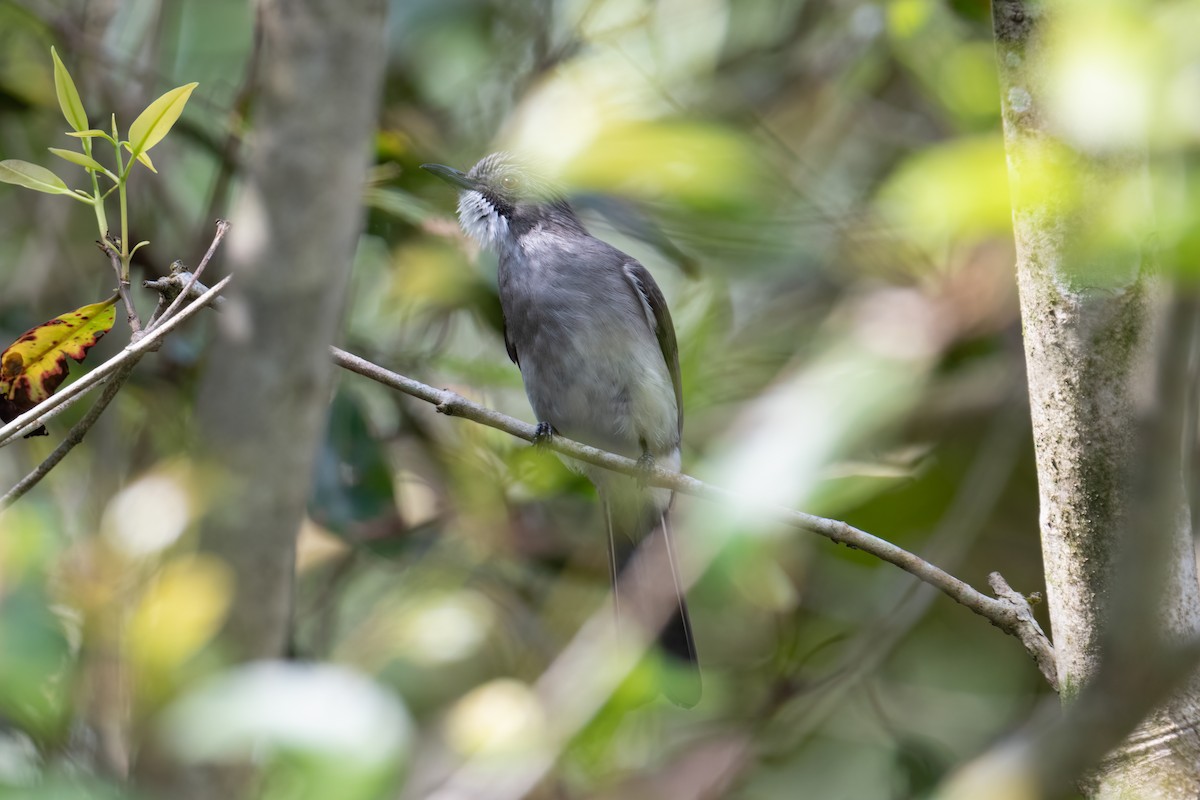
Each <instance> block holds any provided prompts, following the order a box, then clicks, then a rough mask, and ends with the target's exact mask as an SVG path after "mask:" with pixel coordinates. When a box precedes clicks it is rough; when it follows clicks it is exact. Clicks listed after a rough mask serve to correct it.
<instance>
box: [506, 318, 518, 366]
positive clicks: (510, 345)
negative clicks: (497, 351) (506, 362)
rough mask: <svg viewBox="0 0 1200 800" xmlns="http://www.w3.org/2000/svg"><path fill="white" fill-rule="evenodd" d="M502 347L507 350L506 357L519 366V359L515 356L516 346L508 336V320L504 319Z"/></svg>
mask: <svg viewBox="0 0 1200 800" xmlns="http://www.w3.org/2000/svg"><path fill="white" fill-rule="evenodd" d="M504 349H505V350H507V351H508V357H509V358H511V359H512V362H513V363H514V364H516V365H517V366H518V367H520V366H521V361H520V360H519V359H518V358H517V346H516V345H515V344H513V340H512V339H510V338H509V337H508V320H505V321H504Z"/></svg>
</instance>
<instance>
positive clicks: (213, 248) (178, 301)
mask: <svg viewBox="0 0 1200 800" xmlns="http://www.w3.org/2000/svg"><path fill="white" fill-rule="evenodd" d="M228 231H229V223H228V222H226V221H225V220H223V219H219V220H217V232H216V233H215V234H214V235H213V240H212V244H210V245H209V246H208V252H206V253H205V254H204V258H202V259H200V264H199V265H197V267H196V270H195V272H193V273H192V277H191V278H190V279H189V280H188V282H187V283H186V284H185V285H184V287H183V291H181V292H180V293H179V294H178V295H176V297H175V299H174V300H172V301H171V305H169V306H167V310H166V311H164V312H162V313H161V314H159V313H158V312H157V311H155V313H154V316H153V317H151V318H150V322H149V323H147V325H146V331H147V332H149V331H152V330H154V329H155V328H156V327H158V326H159V325H160V324H162V322H163V320H168V319H170V318H171V315H172V314H174V313H175V312H176V311H177V310H178V309H179V307H180V306H181V305H183V301H184V300H185V299H186V298H188V297H190V296H191V294H192V291H193V290H194V289H197V288H203V286H204V285H203V284H199V286H198V285H197V283H198V281H199V279H200V273H202V272H204V268H205V267H207V266H208V262H209V261H211V260H212V257H213V253H215V252H217V247H219V246H220V244H221V240H222V239H224V238H225V234H226V233H227V232H228Z"/></svg>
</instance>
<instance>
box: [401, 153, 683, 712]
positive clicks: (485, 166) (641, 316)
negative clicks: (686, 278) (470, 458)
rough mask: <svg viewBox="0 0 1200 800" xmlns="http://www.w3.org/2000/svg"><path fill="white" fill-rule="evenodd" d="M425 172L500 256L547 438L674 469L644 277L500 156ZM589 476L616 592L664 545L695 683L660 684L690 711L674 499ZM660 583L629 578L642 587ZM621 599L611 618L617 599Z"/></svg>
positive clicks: (676, 405)
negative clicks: (646, 547)
mask: <svg viewBox="0 0 1200 800" xmlns="http://www.w3.org/2000/svg"><path fill="white" fill-rule="evenodd" d="M424 167H425V169H428V170H430V171H431V172H434V173H435V174H437V175H439V176H440V177H442V178H444V179H446V180H448V181H450V182H451V183H454V184H455V185H457V186H458V187H459V189H460V193H459V202H458V213H459V220H460V222H461V224H462V227H463V230H464V231H466V233H467V234H468V235H470V236H471V237H472V238H473V239H475V240H476V241H478V242H479V243H480V244H481V245H482V246H483V247H486V248H489V249H491V250H493V251H494V252H495V253H496V254H497V256H498V259H499V268H498V283H499V291H500V304H501V308H502V310H503V312H504V340H505V345H506V346H507V348H508V354H509V356H510V357H511V358H512V360H513V361H515V362H516V363H517V365H518V366H519V367H520V369H521V378H522V380H523V382H524V384H525V392H526V395H527V396H528V397H529V403H530V405H531V406H532V407H533V411H534V413H535V414H536V415H537V419H538V421H539V423H540V424H541V425H542V426H543V430H544V429H545V425H549V426H550V428H551V429H552V431H553V432H554V433H558V434H562V435H564V436H567V437H569V438H571V439H577V440H579V441H581V442H586V443H588V444H591V445H595V446H596V447H601V448H603V449H605V450H611V451H613V452H616V453H620V454H622V455H625V456H628V457H630V458H635V459H643V460H644V461H645V462H646V463H650V460H651V459H652V460H653V463H657V464H659V465H661V466H664V467H666V468H668V469H678V468H679V442H680V435H681V433H682V430H683V403H682V395H681V391H680V376H679V354H678V347H677V344H676V340H675V330H674V327H673V325H672V323H671V315H670V312H669V311H668V310H667V304H666V300H665V299H664V298H663V295H662V292H661V290H660V289H659V288H658V285H657V284H656V283H655V282H654V278H653V277H651V275H650V273H649V272H648V271H647V270H646V268H645V267H643V266H642V265H641V264H639V263H638V262H637V260H636V259H634V258H632V257H631V256H628V255H626V254H625V253H622V252H621V251H620V250H618V249H616V248H615V247H613V246H612V245H610V244H608V243H606V242H603V241H600V240H599V239H596V238H595V237H593V236H591V235H590V234H589V233H588V232H587V230H586V229H585V228H584V226H583V224H582V223H581V222H580V221H579V219H578V217H576V215H575V213H574V212H573V211H572V210H571V207H570V206H569V205H568V204H567V202H566V201H565V200H564V199H563V198H562V197H561V196H560V195H558V194H556V193H555V192H554V191H553V190H552V189H551V188H550V187H549V186H547V185H546V184H544V183H542V182H540V181H539V180H538V179H537V178H536V177H534V176H533V175H532V174H531V173H530V172H529V171H527V170H525V169H523V168H522V167H521V166H519V165H518V163H517V162H516V161H515V160H514V159H513V158H512V157H510V156H508V155H507V154H504V153H493V154H492V155H489V156H487V157H485V158H484V159H483V160H481V161H480V162H479V163H478V164H476V165H475V166H474V167H473V168H472V169H471V171H470V172H469V173H467V174H466V175H464V174H463V173H461V172H458V171H457V170H454V169H451V168H449V167H444V166H441V165H436V164H427V165H424ZM584 471H585V474H586V475H587V476H588V478H589V479H590V480H591V481H592V483H594V484H595V485H596V488H597V490H598V492H599V494H600V498H601V501H602V503H603V504H604V511H605V520H606V523H607V528H608V532H609V547H610V550H609V552H610V569H611V572H612V577H613V580H614V590H615V587H616V580H617V577H618V575H621V574H622V573H623V570H624V568H625V566H626V564H627V563H628V561H629V559H630V557H631V555H632V553H633V550H634V548H636V547H637V546H638V545H639V544H641V543H642V542H643V541H647V540H649V543H652V544H655V545H662V546H661V547H658V548H657V552H658V553H659V554H660V555H661V556H665V559H664V558H659V559H657V561H658V562H662V561H665V563H666V565H667V570H668V571H669V573H670V576H669V577H670V580H671V581H672V584H671V587H672V592H671V594H673V596H674V602H675V604H676V606H677V607H676V608H675V609H673V613H672V615H671V618H670V619H669V620H668V622H667V625H666V627H665V628H663V630H662V633H661V634H660V643H661V644H662V645H663V648H664V649H665V650H666V651H667V652H669V653H670V654H672V655H674V656H676V657H678V658H681V659H683V660H684V661H685V662H687V663H688V664H689V665H690V666H691V671H690V675H691V677H690V678H689V680H687V681H684V682H680V683H668V684H667V685H666V686H665V687H664V692H665V693H666V694H667V695H668V697H670V698H671V699H672V700H674V701H675V702H677V703H680V704H682V705H689V706H690V705H693V704H694V703H695V702H696V701H697V700H698V699H699V696H700V678H699V670H698V668H697V667H696V663H697V660H696V649H695V645H694V642H693V640H692V632H691V623H690V620H689V618H688V613H687V604H686V602H685V601H684V597H683V591H682V589H681V585H680V583H679V577H678V573H677V571H676V569H675V557H674V553H673V548H672V544H671V540H670V530H669V526H668V518H667V512H668V509H669V508H670V505H671V500H672V493H671V492H670V491H669V490H665V489H655V488H650V487H646V486H644V485H643V484H642V483H641V482H640V481H638V480H637V479H636V478H632V477H629V476H625V475H620V474H618V473H614V472H610V471H608V470H603V469H599V468H593V467H584ZM661 577H665V576H659V575H649V574H647V575H643V574H637V575H633V576H632V579H633V581H634V583H635V584H636V585H637V586H638V587H640V586H642V585H647V586H654V585H655V584H656V583H657V582H659V581H660V580H661ZM644 582H650V583H648V584H645V583H644ZM659 593H660V594H661V593H662V592H661V589H660V590H659ZM635 594H641V592H639V591H635ZM616 602H617V609H618V618H619V617H620V614H621V598H620V597H619V596H618V597H617V598H616Z"/></svg>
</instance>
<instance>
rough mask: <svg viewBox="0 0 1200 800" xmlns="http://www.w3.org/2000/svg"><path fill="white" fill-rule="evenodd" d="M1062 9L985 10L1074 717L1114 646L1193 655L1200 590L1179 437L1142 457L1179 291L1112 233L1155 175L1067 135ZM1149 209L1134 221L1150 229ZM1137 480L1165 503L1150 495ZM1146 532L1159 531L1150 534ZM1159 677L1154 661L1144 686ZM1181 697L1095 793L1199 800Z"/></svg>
mask: <svg viewBox="0 0 1200 800" xmlns="http://www.w3.org/2000/svg"><path fill="white" fill-rule="evenodd" d="M1059 8H1061V5H1058V6H1056V4H1055V2H1053V0H1051V2H1046V3H1040V2H1039V3H1026V2H1023V0H993V14H994V25H995V32H996V43H997V57H998V62H999V65H1000V87H1001V95H1002V103H1003V115H1004V135H1005V145H1006V151H1007V157H1008V169H1009V180H1010V187H1011V191H1012V200H1013V227H1014V233H1015V238H1016V247H1017V280H1018V284H1019V290H1020V299H1021V317H1022V323H1023V329H1024V338H1025V351H1026V360H1027V367H1028V380H1029V397H1030V405H1031V411H1032V420H1033V435H1034V443H1035V447H1036V453H1037V472H1038V483H1039V491H1040V501H1041V538H1042V554H1043V559H1044V562H1045V573H1046V585H1047V599H1048V602H1049V611H1050V620H1051V634H1052V637H1053V640H1054V647H1055V653H1056V659H1057V667H1058V676H1059V684H1060V686H1061V687H1062V699H1063V702H1064V704H1066V705H1067V706H1068V707H1070V706H1071V705H1072V704H1073V703H1075V702H1076V699H1077V698H1078V697H1080V693H1081V692H1082V691H1084V689H1085V687H1087V686H1088V685H1089V684H1090V683H1092V682H1093V681H1094V680H1095V679H1096V678H1097V677H1098V675H1100V673H1101V671H1102V667H1105V659H1106V658H1109V659H1110V663H1109V664H1108V667H1107V668H1108V670H1109V671H1111V667H1112V661H1111V659H1114V658H1117V657H1118V656H1114V655H1113V654H1114V653H1117V654H1118V655H1119V652H1120V646H1119V645H1121V643H1122V642H1123V643H1124V645H1123V646H1124V647H1125V652H1126V653H1127V654H1128V653H1132V652H1134V651H1133V650H1131V649H1130V646H1129V645H1130V643H1132V642H1136V641H1143V642H1144V643H1146V650H1145V652H1144V655H1145V658H1147V659H1151V660H1153V658H1154V655H1153V654H1154V653H1157V652H1160V651H1161V652H1164V653H1165V652H1167V650H1168V649H1169V647H1170V646H1171V645H1169V644H1167V643H1174V644H1175V645H1178V644H1179V643H1182V642H1194V641H1195V638H1196V635H1197V632H1200V590H1198V587H1197V578H1196V565H1195V556H1194V553H1193V545H1192V532H1191V526H1190V520H1189V516H1188V513H1187V504H1186V499H1185V496H1184V493H1183V491H1182V486H1183V476H1182V474H1181V463H1182V462H1181V459H1180V458H1179V457H1178V450H1179V448H1180V447H1181V441H1180V438H1179V436H1181V432H1182V429H1183V428H1182V425H1181V424H1176V425H1175V430H1176V431H1177V432H1178V433H1177V435H1176V438H1175V440H1174V442H1172V443H1171V444H1170V445H1169V446H1167V447H1165V448H1163V449H1164V450H1165V452H1155V451H1153V450H1152V449H1150V448H1148V447H1147V446H1146V445H1147V441H1148V439H1147V438H1146V436H1145V434H1146V430H1147V424H1146V423H1147V420H1154V424H1156V425H1160V427H1161V423H1163V422H1164V420H1162V419H1156V418H1155V416H1154V415H1156V414H1162V413H1164V411H1165V410H1167V409H1164V408H1163V407H1162V398H1161V397H1159V396H1157V395H1158V392H1156V374H1157V373H1158V371H1159V367H1160V362H1161V360H1162V358H1163V355H1162V354H1163V352H1164V348H1165V347H1166V346H1167V345H1168V344H1169V341H1168V340H1169V338H1170V336H1169V335H1168V334H1167V333H1165V332H1164V325H1163V324H1162V323H1163V321H1164V320H1165V319H1167V317H1168V316H1169V315H1168V313H1167V311H1168V309H1169V308H1170V306H1171V302H1170V292H1169V291H1168V287H1167V285H1166V284H1167V281H1165V280H1164V279H1163V278H1162V277H1161V276H1159V275H1156V274H1155V271H1154V270H1153V269H1151V267H1150V263H1151V262H1152V260H1153V256H1152V253H1150V252H1148V251H1147V248H1146V243H1147V242H1148V241H1150V239H1148V238H1146V237H1141V238H1140V240H1139V237H1138V236H1136V235H1131V236H1128V237H1126V238H1124V239H1122V238H1121V236H1120V235H1114V233H1113V231H1112V230H1111V223H1110V222H1109V221H1110V220H1111V217H1110V216H1107V206H1105V205H1104V204H1105V203H1106V201H1107V200H1108V198H1111V197H1113V196H1114V193H1115V192H1126V193H1128V192H1130V190H1131V189H1132V190H1133V192H1134V194H1135V195H1139V196H1144V197H1146V198H1148V197H1149V194H1150V193H1149V191H1148V190H1146V191H1144V192H1143V191H1142V190H1144V189H1146V188H1147V187H1148V181H1149V178H1148V168H1147V162H1146V158H1145V155H1144V154H1143V153H1137V152H1130V151H1128V150H1126V151H1124V152H1112V151H1108V152H1103V153H1097V152H1083V151H1082V150H1081V149H1080V148H1079V147H1078V146H1073V145H1072V144H1071V143H1069V142H1067V141H1066V140H1065V139H1064V137H1061V136H1059V135H1058V134H1057V132H1056V130H1055V125H1054V122H1053V119H1054V115H1053V113H1052V112H1051V111H1050V109H1049V106H1048V103H1049V102H1050V92H1049V91H1047V82H1048V80H1049V78H1048V70H1049V68H1050V66H1051V64H1052V45H1051V43H1050V39H1051V38H1052V36H1053V35H1057V34H1059V33H1062V31H1061V30H1059V29H1054V28H1052V27H1051V26H1052V25H1055V24H1056V22H1057V21H1056V19H1055V18H1054V16H1053V15H1054V14H1055V12H1056V11H1057V10H1058V9H1059ZM1149 202H1150V201H1149V199H1146V201H1145V207H1144V208H1142V209H1139V210H1138V211H1137V212H1135V213H1144V214H1145V215H1146V217H1147V218H1149V216H1150V209H1149ZM1100 220H1105V221H1104V222H1101V221H1100ZM1136 228H1137V226H1136V225H1132V226H1130V230H1131V231H1132V230H1136ZM1189 346H1190V345H1189ZM1186 350H1187V348H1182V349H1181V351H1180V352H1184V353H1186ZM1164 366H1165V367H1166V368H1168V369H1177V370H1180V371H1182V370H1184V369H1186V364H1184V363H1180V364H1175V365H1169V364H1168V365H1164ZM1181 405H1182V404H1181ZM1165 422H1166V423H1171V422H1172V421H1171V420H1165ZM1173 448H1174V450H1173ZM1164 459H1165V461H1164ZM1164 466H1166V467H1168V469H1165V470H1164V469H1163V467H1164ZM1145 471H1150V473H1151V474H1154V475H1155V476H1156V478H1155V480H1156V481H1158V482H1159V486H1158V487H1157V489H1155V488H1154V487H1151V489H1152V491H1149V492H1147V491H1146V489H1147V487H1146V486H1145V485H1143V484H1145V481H1143V480H1141V476H1140V475H1139V472H1145ZM1164 473H1165V474H1164ZM1164 487H1165V488H1166V490H1167V491H1166V492H1163V491H1161V490H1162V489H1163V488H1164ZM1151 496H1153V498H1154V500H1153V502H1155V503H1159V504H1160V505H1162V504H1165V505H1166V506H1167V507H1166V508H1162V509H1159V510H1160V511H1161V512H1162V513H1159V514H1158V515H1157V516H1156V515H1154V514H1149V515H1147V513H1146V509H1145V508H1144V507H1143V506H1144V505H1145V504H1146V503H1147V502H1149V500H1148V498H1149V497H1151ZM1164 498H1165V499H1164ZM1151 519H1156V520H1159V521H1160V522H1161V524H1157V525H1149V526H1145V525H1144V523H1145V522H1146V521H1147V520H1151ZM1149 557H1153V558H1154V559H1156V560H1157V563H1156V564H1155V565H1153V567H1152V569H1153V570H1154V572H1153V574H1154V575H1156V576H1157V577H1156V578H1155V580H1154V581H1153V582H1147V581H1141V582H1140V583H1139V582H1138V581H1137V580H1130V579H1128V575H1127V574H1126V573H1129V572H1130V571H1131V570H1133V571H1135V572H1136V570H1137V569H1138V567H1137V566H1136V562H1138V561H1139V560H1140V559H1144V558H1149ZM1131 565H1133V566H1131ZM1142 574H1143V575H1145V574H1150V573H1148V572H1145V571H1143V573H1142ZM1151 583H1152V584H1153V585H1151ZM1148 595H1152V596H1150V597H1149V599H1148V600H1147V596H1148ZM1134 612H1136V614H1135V613H1134ZM1137 615H1140V618H1135V616H1137ZM1122 663H1124V664H1125V665H1126V669H1125V672H1126V673H1127V674H1128V673H1131V672H1133V671H1140V670H1133V669H1132V668H1131V667H1130V665H1132V664H1134V663H1136V659H1129V660H1128V661H1126V662H1122ZM1108 674H1109V673H1108V672H1105V675H1108ZM1155 674H1156V673H1155V667H1154V664H1153V663H1150V664H1148V665H1147V671H1146V672H1145V673H1144V675H1143V676H1142V677H1143V679H1145V680H1154V679H1155V678H1154V677H1153V676H1154V675H1155ZM1131 679H1132V678H1131ZM1106 680H1107V678H1106ZM1114 686H1117V687H1119V686H1120V682H1117V683H1116V684H1114ZM1182 687H1183V688H1180V689H1177V690H1176V691H1175V693H1174V694H1173V695H1171V696H1170V699H1168V700H1167V701H1166V702H1165V703H1161V702H1160V703H1159V705H1158V706H1157V707H1156V708H1154V709H1153V710H1151V711H1150V712H1149V714H1148V715H1145V713H1144V709H1143V710H1142V712H1140V713H1139V716H1140V717H1142V722H1141V723H1140V724H1138V726H1137V727H1136V728H1135V729H1134V730H1133V732H1132V733H1130V734H1129V735H1128V736H1127V738H1125V740H1124V742H1123V743H1122V744H1121V745H1120V746H1119V747H1118V748H1116V749H1115V750H1113V751H1111V752H1110V753H1109V755H1108V756H1107V757H1106V758H1105V759H1104V760H1103V761H1102V763H1101V764H1100V765H1099V767H1098V768H1095V769H1094V770H1093V771H1092V772H1091V776H1090V777H1089V778H1088V779H1087V780H1086V782H1085V790H1086V791H1087V793H1088V794H1089V796H1093V797H1106V798H1107V797H1136V798H1142V797H1146V798H1149V797H1155V798H1184V797H1186V798H1191V799H1192V800H1194V798H1196V797H1197V795H1198V794H1200V737H1197V734H1196V726H1197V724H1198V723H1200V691H1198V689H1197V687H1198V683H1197V681H1196V680H1195V678H1194V677H1193V679H1192V680H1191V681H1190V682H1189V681H1186V680H1184V681H1183V682H1182ZM1114 691H1122V690H1120V689H1119V688H1117V689H1115V690H1114ZM1099 711H1100V712H1103V709H1099ZM1136 718H1138V717H1134V719H1136ZM1130 724H1132V720H1130ZM1118 735H1119V734H1118Z"/></svg>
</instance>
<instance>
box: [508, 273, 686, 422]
mask: <svg viewBox="0 0 1200 800" xmlns="http://www.w3.org/2000/svg"><path fill="white" fill-rule="evenodd" d="M621 269H622V271H623V272H624V273H625V277H626V279H628V281H629V285H630V286H632V287H633V291H634V294H636V295H637V298H638V300H640V301H641V304H642V310H643V311H645V312H646V322H647V324H649V326H650V329H651V330H652V331H654V335H655V336H656V337H657V338H658V346H659V348H660V349H661V350H662V355H663V361H665V362H666V364H667V371H668V372H670V373H671V383H672V384H673V385H674V387H675V407H676V408H677V409H679V433H680V434H681V435H682V433H683V383H682V381H681V380H680V377H679V343H678V342H677V341H676V339H675V326H674V325H673V324H671V312H670V310H668V309H667V299H666V298H665V297H663V293H662V289H659V288H658V284H657V283H655V282H654V277H653V276H652V275H651V274H650V271H649V270H647V269H646V268H645V267H643V266H642V265H641V264H639V263H638V262H637V261H633V260H629V261H626V262H625V263H624V264H623V265H622V267H621ZM509 352H510V353H511V352H512V351H509ZM514 359H515V356H514Z"/></svg>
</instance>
